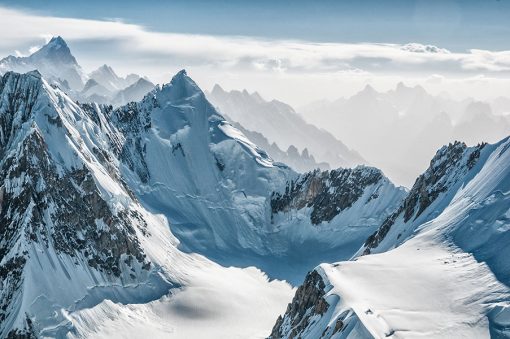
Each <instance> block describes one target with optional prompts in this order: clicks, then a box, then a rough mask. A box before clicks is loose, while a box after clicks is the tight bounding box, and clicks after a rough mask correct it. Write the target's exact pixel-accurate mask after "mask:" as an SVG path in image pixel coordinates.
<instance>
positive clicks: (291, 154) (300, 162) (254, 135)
mask: <svg viewBox="0 0 510 339" xmlns="http://www.w3.org/2000/svg"><path fill="white" fill-rule="evenodd" d="M232 125H233V126H234V127H235V128H237V129H238V130H240V131H241V132H243V134H244V135H245V136H246V137H247V138H248V139H250V140H251V141H253V142H254V143H255V144H256V145H258V146H259V147H260V148H262V149H263V150H265V151H266V152H267V153H268V154H269V155H270V156H271V158H273V159H274V160H275V161H278V162H283V163H284V164H286V165H288V166H290V167H291V168H293V169H294V170H296V171H298V172H300V173H304V172H307V171H309V170H310V169H317V168H319V169H322V170H329V169H330V166H329V164H328V163H327V162H317V161H316V160H315V157H314V156H313V155H311V154H310V152H308V148H305V149H303V151H302V152H301V153H299V151H298V149H297V148H296V147H294V146H292V145H291V146H289V148H288V149H287V150H286V151H284V150H282V149H280V147H278V145H277V144H276V143H274V142H273V143H269V140H267V138H266V137H265V136H264V135H262V133H259V132H255V131H249V130H247V129H246V128H244V127H243V126H241V125H240V124H239V123H232Z"/></svg>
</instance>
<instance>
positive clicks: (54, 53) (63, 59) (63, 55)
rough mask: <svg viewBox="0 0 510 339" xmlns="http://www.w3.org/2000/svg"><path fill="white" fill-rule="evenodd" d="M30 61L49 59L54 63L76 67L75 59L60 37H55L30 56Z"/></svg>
mask: <svg viewBox="0 0 510 339" xmlns="http://www.w3.org/2000/svg"><path fill="white" fill-rule="evenodd" d="M30 58H31V59H37V60H39V59H49V60H51V61H52V62H54V63H64V64H74V65H77V64H78V63H77V62H76V59H75V58H74V56H73V55H72V54H71V50H70V49H69V47H68V46H67V43H66V42H65V41H64V39H62V37H60V36H57V37H53V38H51V40H50V41H49V42H48V43H47V44H46V45H44V46H43V47H41V48H40V49H39V50H38V51H37V52H35V53H34V54H32V55H31V56H30Z"/></svg>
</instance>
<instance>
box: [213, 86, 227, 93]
mask: <svg viewBox="0 0 510 339" xmlns="http://www.w3.org/2000/svg"><path fill="white" fill-rule="evenodd" d="M221 93H225V90H224V89H223V88H222V87H221V86H220V85H218V84H214V86H213V89H212V91H211V94H212V95H217V94H221Z"/></svg>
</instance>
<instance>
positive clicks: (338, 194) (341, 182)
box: [271, 166, 383, 225]
mask: <svg viewBox="0 0 510 339" xmlns="http://www.w3.org/2000/svg"><path fill="white" fill-rule="evenodd" d="M382 177H383V175H382V173H381V172H380V171H379V170H377V169H375V168H370V167H364V166H358V167H356V168H354V169H350V168H348V169H337V170H331V171H324V172H321V171H320V170H315V171H312V172H308V173H305V174H303V175H301V176H300V177H298V179H296V180H292V181H291V182H290V183H288V184H287V187H286V188H285V192H284V193H283V194H282V193H279V192H275V193H273V195H272V196H271V211H272V213H273V214H276V213H278V212H288V211H289V210H291V209H296V210H300V209H302V208H304V207H309V208H311V209H312V212H311V216H310V218H311V221H312V223H313V224H314V225H317V224H320V223H321V222H323V221H326V222H327V221H331V220H332V219H333V218H334V217H335V216H336V215H338V214H339V213H340V212H341V211H343V210H345V209H347V208H349V207H351V206H352V204H353V203H354V202H355V201H357V200H358V199H359V198H360V197H361V195H362V194H363V192H364V189H365V188H366V187H368V186H370V185H373V184H376V183H377V182H379V181H380V180H381V179H382Z"/></svg>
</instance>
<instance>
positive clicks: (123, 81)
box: [88, 65, 152, 94]
mask: <svg viewBox="0 0 510 339" xmlns="http://www.w3.org/2000/svg"><path fill="white" fill-rule="evenodd" d="M88 77H89V79H92V80H95V81H96V82H97V83H99V84H101V85H102V86H103V87H105V88H106V89H107V90H109V91H110V92H117V91H120V90H122V89H124V88H126V87H128V86H131V85H132V84H134V83H135V82H137V81H138V80H139V79H140V76H139V75H137V74H129V75H127V76H126V77H125V78H122V77H119V76H118V75H117V73H115V71H114V70H113V69H112V68H111V67H110V66H108V65H103V66H101V67H99V68H98V69H96V70H95V71H92V72H91V73H90V74H89V75H88ZM151 89H152V88H151ZM147 92H148V91H147ZM147 92H146V93H145V94H147Z"/></svg>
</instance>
